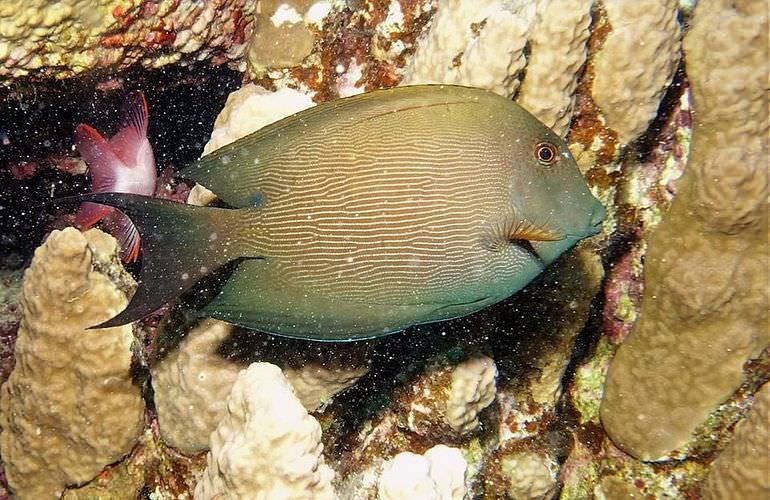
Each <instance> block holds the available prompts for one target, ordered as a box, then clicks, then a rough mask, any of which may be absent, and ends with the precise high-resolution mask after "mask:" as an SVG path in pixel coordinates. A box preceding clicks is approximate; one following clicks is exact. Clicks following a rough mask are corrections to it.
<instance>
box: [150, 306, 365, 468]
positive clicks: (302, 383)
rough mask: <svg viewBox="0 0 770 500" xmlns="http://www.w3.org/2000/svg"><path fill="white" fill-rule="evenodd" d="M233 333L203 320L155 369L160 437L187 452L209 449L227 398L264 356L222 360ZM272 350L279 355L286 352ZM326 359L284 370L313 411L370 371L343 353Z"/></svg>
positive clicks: (252, 353) (251, 352) (255, 352)
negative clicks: (242, 374) (250, 366)
mask: <svg viewBox="0 0 770 500" xmlns="http://www.w3.org/2000/svg"><path fill="white" fill-rule="evenodd" d="M233 330H234V328H233V326H231V325H229V324H228V323H225V322H222V321H218V320H214V319H207V320H204V321H202V322H201V323H200V324H198V325H197V326H195V327H194V328H193V329H192V330H190V331H189V332H188V333H187V334H186V337H185V338H184V340H182V342H181V343H180V344H179V346H178V347H177V348H176V349H175V350H173V351H172V352H171V353H170V354H169V355H168V356H166V357H165V358H163V359H162V360H161V361H159V362H158V363H156V364H155V365H154V366H153V367H152V368H151V371H152V386H153V390H154V391H155V406H156V408H157V411H158V423H159V426H160V432H161V436H162V437H163V440H164V441H165V442H166V443H167V444H169V445H171V446H173V447H174V448H176V449H178V450H180V451H182V452H183V453H186V454H193V453H198V452H201V451H204V450H206V449H208V446H209V435H210V434H211V432H212V431H214V429H215V428H216V426H217V424H218V423H219V422H220V421H221V420H222V417H223V416H224V415H225V409H226V408H225V405H226V400H227V395H228V394H229V393H230V390H231V389H232V387H233V384H234V383H235V380H236V378H237V376H238V373H239V372H240V371H241V370H243V369H244V368H245V367H246V366H247V364H248V363H247V362H248V361H257V360H260V359H262V358H263V356H264V354H265V353H264V352H262V351H261V350H260V349H259V348H256V347H255V348H253V349H241V352H240V354H242V355H243V356H245V358H246V359H245V360H244V359H239V360H237V361H236V360H231V359H228V357H227V356H223V354H222V353H221V352H220V351H221V349H222V344H223V342H225V341H226V340H227V339H228V338H229V337H230V335H231V334H232V332H233ZM260 335H261V334H260ZM272 347H273V349H272V350H273V351H275V352H278V351H279V350H280V348H281V347H280V346H279V345H273V346H272ZM322 356H323V358H322V360H321V359H307V360H298V361H300V362H298V363H292V364H291V365H290V366H288V365H287V366H284V367H283V373H284V376H285V377H286V379H287V380H288V381H289V382H290V383H291V385H292V387H293V388H294V391H295V395H296V397H297V398H298V399H299V401H300V402H301V403H302V405H303V406H304V407H305V409H307V410H308V411H315V410H317V409H318V408H320V407H321V406H322V405H324V404H326V403H328V402H329V401H331V400H332V399H333V398H334V396H335V395H337V394H338V393H340V392H342V391H344V390H345V389H347V388H348V387H350V386H352V385H353V384H355V383H356V382H357V381H358V379H359V378H361V377H362V376H363V375H364V374H366V372H368V371H369V364H368V362H367V361H366V360H365V359H364V360H359V359H352V358H351V357H349V356H347V355H346V351H345V350H344V349H339V350H337V351H334V352H331V351H329V352H325V353H324V354H323V355H322ZM286 358H287V359H288V356H286ZM284 361H286V360H284ZM292 361H293V360H292Z"/></svg>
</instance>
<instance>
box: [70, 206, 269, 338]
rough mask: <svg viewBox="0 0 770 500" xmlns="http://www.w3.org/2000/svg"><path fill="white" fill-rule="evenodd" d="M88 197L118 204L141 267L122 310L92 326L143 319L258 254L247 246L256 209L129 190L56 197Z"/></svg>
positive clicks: (103, 326)
mask: <svg viewBox="0 0 770 500" xmlns="http://www.w3.org/2000/svg"><path fill="white" fill-rule="evenodd" d="M83 201H90V202H94V203H100V204H103V205H108V206H111V207H114V208H117V209H118V210H120V211H121V212H123V213H125V214H126V215H127V216H128V217H129V218H130V219H131V221H132V222H133V223H134V224H135V225H136V227H137V228H138V229H139V233H140V235H141V241H142V269H141V272H140V277H139V286H138V288H137V290H136V293H135V294H134V296H133V297H132V298H131V301H130V302H129V304H128V306H127V307H126V309H124V310H123V311H122V312H121V313H120V314H118V315H117V316H115V317H113V318H112V319H109V320H107V321H105V322H104V323H101V324H99V325H95V326H93V327H91V328H108V327H112V326H119V325H125V324H127V323H131V322H133V321H136V320H138V319H141V318H143V317H145V316H147V315H148V314H150V313H151V312H153V311H155V310H156V309H158V308H160V307H161V306H163V305H164V304H165V303H167V302H169V301H171V300H173V299H175V298H176V297H178V296H179V295H181V294H182V293H183V292H185V291H186V290H188V289H189V288H190V287H192V286H193V285H194V284H195V283H196V282H197V281H198V280H199V279H200V278H201V277H203V276H204V275H206V274H208V273H210V272H212V271H214V270H216V269H217V268H219V267H221V266H222V265H224V264H226V263H228V262H230V261H232V260H234V259H238V258H259V257H260V256H259V255H256V254H255V253H254V250H251V249H250V248H249V245H248V244H246V241H247V238H245V237H244V236H245V235H248V234H249V228H253V227H254V222H253V221H254V214H255V209H248V208H247V209H235V210H233V209H225V208H213V207H197V206H194V205H186V204H183V203H175V202H171V201H167V200H161V199H157V198H152V197H148V196H142V195H137V194H128V193H91V194H86V195H81V196H74V197H70V198H63V199H61V200H57V204H58V203H61V202H83Z"/></svg>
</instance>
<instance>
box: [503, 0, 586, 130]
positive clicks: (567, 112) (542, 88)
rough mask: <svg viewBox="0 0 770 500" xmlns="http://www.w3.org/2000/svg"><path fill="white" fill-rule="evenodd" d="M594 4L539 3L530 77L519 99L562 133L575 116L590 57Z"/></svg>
mask: <svg viewBox="0 0 770 500" xmlns="http://www.w3.org/2000/svg"><path fill="white" fill-rule="evenodd" d="M591 4H593V0H551V1H548V2H538V3H537V16H536V18H535V24H534V27H533V34H532V38H531V40H530V44H531V47H530V50H531V55H530V56H529V60H528V62H527V76H526V78H525V79H524V82H523V83H522V84H521V88H520V89H519V95H518V97H517V102H518V103H519V104H521V105H522V106H523V107H524V108H525V109H527V111H529V112H530V113H532V114H533V115H535V116H537V117H538V118H539V119H540V120H541V121H542V122H543V123H545V124H546V125H548V126H549V127H551V128H552V129H553V130H554V131H555V132H556V133H557V134H559V135H562V136H563V135H565V134H566V132H567V129H568V127H569V122H570V118H571V116H572V106H573V104H574V101H575V96H574V94H575V89H576V88H577V84H578V75H580V70H581V68H582V67H583V64H585V62H586V59H587V57H588V52H587V50H586V42H587V41H588V35H589V30H588V27H589V24H590V23H591Z"/></svg>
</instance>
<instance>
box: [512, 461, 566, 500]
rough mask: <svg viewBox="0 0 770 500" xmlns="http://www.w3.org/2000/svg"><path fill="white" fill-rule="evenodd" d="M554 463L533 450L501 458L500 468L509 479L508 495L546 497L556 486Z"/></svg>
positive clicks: (533, 497) (524, 497)
mask: <svg viewBox="0 0 770 500" xmlns="http://www.w3.org/2000/svg"><path fill="white" fill-rule="evenodd" d="M553 468H554V464H553V462H552V461H551V460H550V459H548V458H547V457H543V456H541V455H539V454H537V453H533V452H520V453H513V454H511V455H508V456H506V457H504V458H503V459H501V464H500V469H501V471H502V474H503V476H504V477H505V478H506V479H507V481H508V484H509V486H508V495H510V498H516V499H522V500H524V499H528V498H531V499H536V498H546V497H547V495H548V494H549V493H550V492H552V491H553V490H554V489H555V488H556V477H555V476H554V473H553Z"/></svg>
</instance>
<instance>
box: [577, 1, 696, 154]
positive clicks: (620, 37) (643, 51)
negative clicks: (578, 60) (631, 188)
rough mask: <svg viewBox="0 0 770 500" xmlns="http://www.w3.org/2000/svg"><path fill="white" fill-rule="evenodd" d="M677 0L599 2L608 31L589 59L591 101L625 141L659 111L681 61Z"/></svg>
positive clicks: (634, 134)
mask: <svg viewBox="0 0 770 500" xmlns="http://www.w3.org/2000/svg"><path fill="white" fill-rule="evenodd" d="M677 4H678V2H677V0H665V1H663V2H661V1H660V0H645V1H639V0H616V1H612V2H604V7H605V9H606V12H607V17H608V20H609V24H610V28H611V30H612V31H611V32H610V33H609V35H608V36H607V38H606V40H605V41H604V45H603V46H602V47H601V49H599V51H598V52H597V53H595V54H594V55H593V58H592V64H593V68H594V81H593V92H592V95H593V98H594V102H596V104H597V105H598V106H599V108H601V110H602V113H603V114H604V116H605V118H606V120H607V125H608V126H609V127H610V128H612V129H614V130H615V131H616V132H617V133H618V138H619V140H620V142H622V143H629V142H631V141H632V140H634V139H636V138H637V137H638V136H639V135H640V134H641V133H642V132H644V131H645V130H646V129H647V126H648V125H649V123H650V121H652V119H653V118H654V117H655V115H656V114H657V111H658V105H659V104H660V99H661V97H663V93H664V92H665V90H666V88H667V87H668V85H669V84H670V83H671V79H672V78H673V76H674V72H675V71H676V67H677V65H678V63H679V58H680V40H681V33H680V28H679V23H678V21H677Z"/></svg>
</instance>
